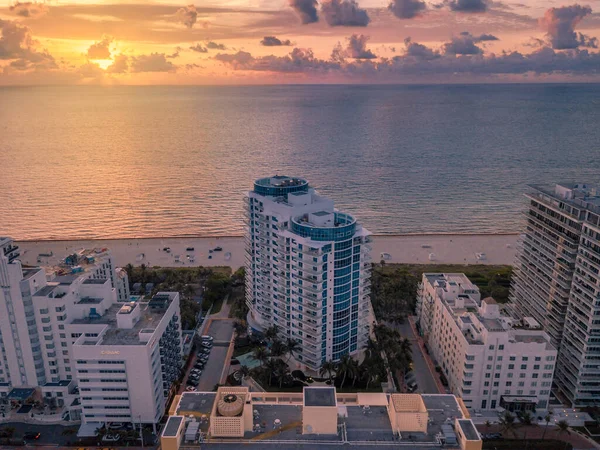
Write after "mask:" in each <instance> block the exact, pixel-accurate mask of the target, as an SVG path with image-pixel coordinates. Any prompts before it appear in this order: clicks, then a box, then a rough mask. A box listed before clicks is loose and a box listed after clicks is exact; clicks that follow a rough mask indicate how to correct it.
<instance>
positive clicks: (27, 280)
mask: <svg viewBox="0 0 600 450" xmlns="http://www.w3.org/2000/svg"><path fill="white" fill-rule="evenodd" d="M0 242H2V247H0V248H2V251H1V252H0V253H2V254H3V258H0V274H2V275H0V276H2V277H3V279H2V297H1V299H2V303H1V304H0V308H6V311H7V314H0V332H1V333H2V340H1V341H0V343H1V344H2V345H0V350H1V351H2V356H3V357H2V361H1V364H0V370H1V372H0V396H10V393H11V391H12V390H13V389H14V388H23V387H25V388H34V389H37V390H39V391H41V395H43V396H44V397H45V398H46V399H50V398H51V399H54V400H55V401H56V403H57V405H58V406H69V405H70V404H71V402H72V400H74V398H75V397H76V396H79V397H80V404H81V407H80V408H81V411H80V412H79V411H78V408H76V409H77V411H76V414H75V415H72V417H79V416H80V414H81V419H82V422H83V423H84V424H85V423H102V422H112V421H115V422H136V423H138V422H141V423H152V424H155V423H156V422H157V421H158V420H159V419H160V417H161V416H162V414H163V413H164V409H165V401H166V398H168V396H169V395H170V394H171V389H172V387H173V383H174V382H175V381H176V380H177V379H178V377H179V375H180V371H181V367H182V364H183V361H182V354H183V349H182V346H183V344H182V337H181V329H180V328H181V326H180V323H181V320H180V313H179V294H178V293H173V292H163V293H158V294H157V295H155V296H154V297H153V298H152V300H150V301H148V302H125V303H124V302H119V301H118V298H117V289H116V288H115V287H113V285H112V282H111V280H110V278H109V277H110V273H111V272H112V270H111V266H110V265H109V264H107V262H106V260H100V261H98V260H97V259H96V258H94V260H91V259H88V266H86V265H85V264H83V265H81V264H73V258H70V257H68V258H67V262H65V263H64V264H61V265H60V266H57V267H54V268H52V269H51V270H49V274H48V276H46V274H45V271H44V270H43V269H41V268H26V269H23V268H22V267H21V263H20V262H19V260H18V259H17V258H18V249H16V248H15V246H14V245H13V244H12V241H11V240H10V239H8V238H5V239H4V240H2V241H0ZM81 258H88V256H81V255H80V256H78V257H77V259H78V260H80V259H81ZM79 262H81V261H79ZM7 274H9V276H7ZM102 275H105V276H106V278H102ZM48 278H49V279H50V281H48ZM123 279H124V280H125V282H126V281H127V280H126V278H121V280H123ZM15 336H16V338H17V339H15ZM76 387H79V394H77V390H76Z"/></svg>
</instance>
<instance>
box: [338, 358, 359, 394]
mask: <svg viewBox="0 0 600 450" xmlns="http://www.w3.org/2000/svg"><path fill="white" fill-rule="evenodd" d="M337 375H338V376H340V375H341V376H342V382H341V384H340V388H343V387H344V383H345V382H346V377H347V376H348V375H350V376H351V377H352V378H354V377H355V376H356V366H355V365H354V360H353V359H352V358H351V357H350V355H348V354H345V355H342V357H341V358H340V361H339V362H338V365H337Z"/></svg>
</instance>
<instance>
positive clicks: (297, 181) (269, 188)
mask: <svg viewBox="0 0 600 450" xmlns="http://www.w3.org/2000/svg"><path fill="white" fill-rule="evenodd" d="M301 191H303V192H306V191H308V181H306V180H305V179H304V178H298V177H288V176H286V175H275V176H272V177H267V178H259V179H258V180H256V181H255V182H254V192H256V193H257V194H261V195H265V196H274V197H278V196H283V195H287V194H291V193H293V192H301Z"/></svg>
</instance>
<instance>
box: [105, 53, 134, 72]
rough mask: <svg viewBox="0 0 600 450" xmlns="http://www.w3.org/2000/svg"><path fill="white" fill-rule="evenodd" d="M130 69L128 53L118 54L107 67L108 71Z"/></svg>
mask: <svg viewBox="0 0 600 450" xmlns="http://www.w3.org/2000/svg"><path fill="white" fill-rule="evenodd" d="M128 70H129V57H128V56H127V55H122V54H121V55H117V56H115V59H114V60H113V63H112V64H111V65H110V66H108V67H107V68H106V71H107V72H108V73H125V72H127V71H128Z"/></svg>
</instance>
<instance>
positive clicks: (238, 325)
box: [233, 320, 247, 335]
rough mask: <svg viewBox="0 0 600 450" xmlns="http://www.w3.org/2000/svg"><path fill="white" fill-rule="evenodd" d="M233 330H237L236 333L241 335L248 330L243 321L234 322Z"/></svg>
mask: <svg viewBox="0 0 600 450" xmlns="http://www.w3.org/2000/svg"><path fill="white" fill-rule="evenodd" d="M233 329H234V330H235V332H236V333H237V334H238V335H240V334H243V333H245V332H246V330H247V325H246V322H245V321H243V320H236V321H234V322H233Z"/></svg>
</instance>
